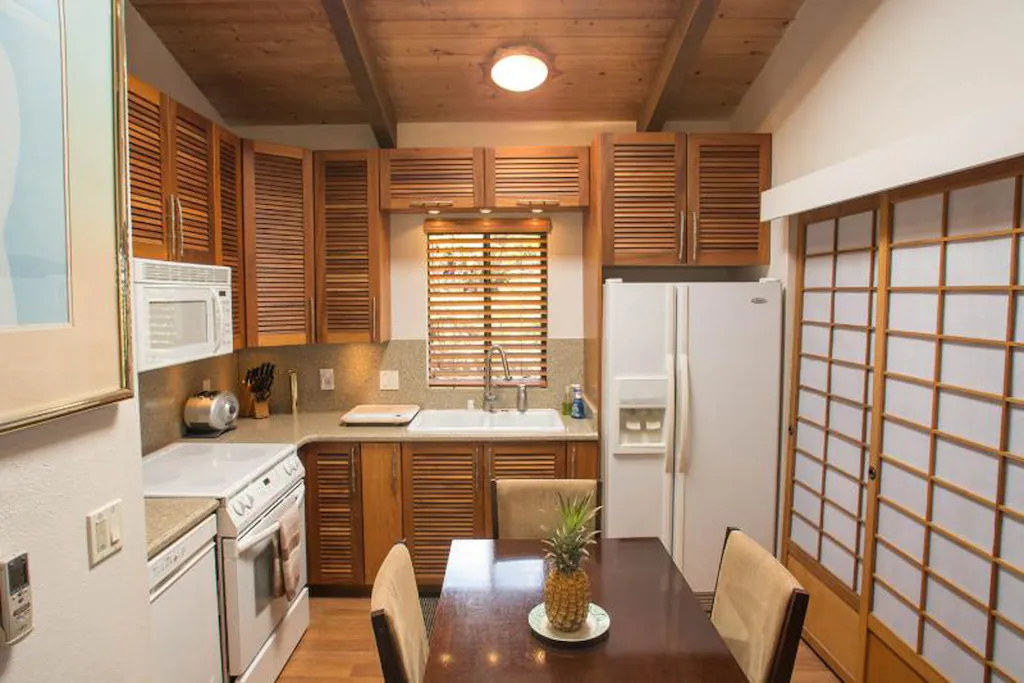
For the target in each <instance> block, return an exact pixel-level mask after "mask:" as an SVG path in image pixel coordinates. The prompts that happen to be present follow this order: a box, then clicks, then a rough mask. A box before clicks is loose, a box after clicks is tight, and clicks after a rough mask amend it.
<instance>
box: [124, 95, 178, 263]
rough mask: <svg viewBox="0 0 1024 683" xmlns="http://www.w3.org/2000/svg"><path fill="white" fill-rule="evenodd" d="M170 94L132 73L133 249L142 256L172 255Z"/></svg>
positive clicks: (157, 257) (130, 166)
mask: <svg viewBox="0 0 1024 683" xmlns="http://www.w3.org/2000/svg"><path fill="white" fill-rule="evenodd" d="M167 102H168V98H167V97H166V96H165V95H163V94H162V93H161V92H160V91H159V90H157V89H156V88H153V87H150V86H149V85H147V84H145V83H143V82H141V81H139V80H137V79H135V78H132V77H130V76H129V77H128V174H129V187H128V189H129V192H128V194H129V203H130V213H129V216H130V218H131V230H132V251H133V253H134V255H135V256H136V257H138V258H155V259H167V258H168V257H169V255H170V252H171V248H170V226H169V221H168V218H169V211H168V209H169V206H168V205H169V200H168V198H167V197H168V194H169V192H168V191H167V189H166V188H167V187H169V184H170V181H169V175H170V173H171V171H170V151H169V142H168V139H167V133H166V131H167V125H166V123H165V118H167V106H168V104H167Z"/></svg>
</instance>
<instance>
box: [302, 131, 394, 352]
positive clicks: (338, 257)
mask: <svg viewBox="0 0 1024 683" xmlns="http://www.w3.org/2000/svg"><path fill="white" fill-rule="evenodd" d="M378 159H379V155H378V153H377V152H376V151H354V152H317V153H316V155H315V156H314V165H315V168H316V172H315V176H316V192H315V194H316V245H317V246H316V260H317V264H316V268H317V272H316V287H317V292H316V296H317V316H316V318H317V330H318V338H319V340H320V341H321V342H328V343H343V342H377V343H380V342H385V341H388V339H390V336H391V335H390V327H391V325H390V323H391V310H390V297H389V296H388V294H389V291H390V269H389V257H388V236H387V229H386V225H385V222H384V220H383V216H382V215H381V213H380V208H379V206H380V203H379V197H380V193H379V185H378V183H379V168H378V166H379V164H378Z"/></svg>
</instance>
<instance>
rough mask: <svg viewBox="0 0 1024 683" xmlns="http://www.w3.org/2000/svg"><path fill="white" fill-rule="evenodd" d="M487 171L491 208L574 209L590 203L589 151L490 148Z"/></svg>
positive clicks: (488, 149) (487, 154)
mask: <svg viewBox="0 0 1024 683" xmlns="http://www.w3.org/2000/svg"><path fill="white" fill-rule="evenodd" d="M485 168H486V174H487V183H486V195H485V199H484V203H485V205H486V206H487V207H489V208H495V209H524V208H528V209H533V208H542V209H558V208H567V209H574V208H580V207H584V206H587V205H588V204H589V203H590V149H589V148H587V147H497V148H490V147H489V148H487V150H486V164H485Z"/></svg>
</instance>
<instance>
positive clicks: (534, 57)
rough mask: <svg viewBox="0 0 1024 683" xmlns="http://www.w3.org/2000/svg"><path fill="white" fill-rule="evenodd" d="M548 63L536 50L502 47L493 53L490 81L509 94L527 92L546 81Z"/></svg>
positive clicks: (523, 47)
mask: <svg viewBox="0 0 1024 683" xmlns="http://www.w3.org/2000/svg"><path fill="white" fill-rule="evenodd" d="M548 71H549V69H548V63H547V59H546V58H545V55H544V54H543V53H542V52H541V51H540V50H538V49H536V48H532V47H528V46H525V45H524V46H519V47H503V48H500V49H498V50H497V51H496V52H495V53H494V61H493V63H492V64H491V80H492V81H494V83H495V85H497V86H498V87H499V88H502V89H504V90H509V91H511V92H527V91H530V90H533V89H534V88H537V87H539V86H540V85H541V84H542V83H543V82H544V81H546V80H547V79H548Z"/></svg>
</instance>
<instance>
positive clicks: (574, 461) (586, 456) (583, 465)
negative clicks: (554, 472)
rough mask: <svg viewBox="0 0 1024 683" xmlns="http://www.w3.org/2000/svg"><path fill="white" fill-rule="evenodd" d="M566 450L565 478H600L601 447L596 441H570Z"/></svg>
mask: <svg viewBox="0 0 1024 683" xmlns="http://www.w3.org/2000/svg"><path fill="white" fill-rule="evenodd" d="M566 450H567V451H568V452H567V456H566V460H567V461H568V462H567V463H566V470H567V471H566V475H565V476H566V477H567V478H569V479H600V478H601V448H600V445H599V444H598V442H597V441H570V442H569V443H568V444H567V446H566Z"/></svg>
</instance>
